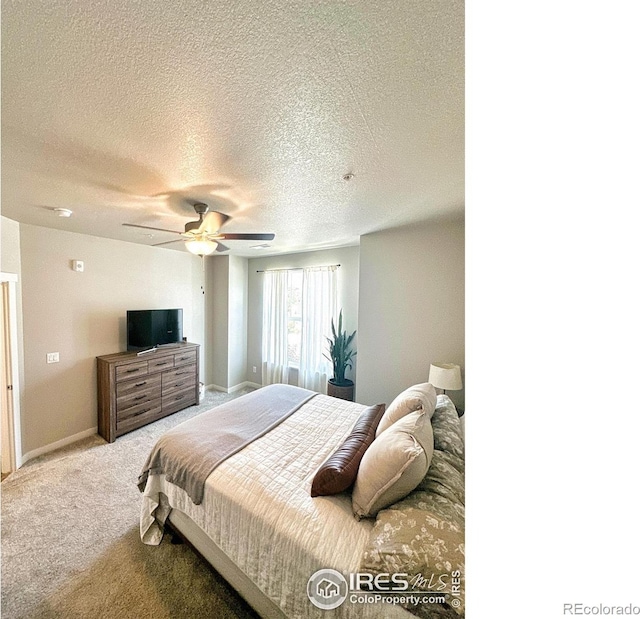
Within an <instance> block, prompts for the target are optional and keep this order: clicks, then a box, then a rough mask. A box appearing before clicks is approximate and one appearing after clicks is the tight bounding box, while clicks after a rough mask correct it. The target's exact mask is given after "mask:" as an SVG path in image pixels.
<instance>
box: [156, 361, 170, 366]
mask: <svg viewBox="0 0 640 619" xmlns="http://www.w3.org/2000/svg"><path fill="white" fill-rule="evenodd" d="M168 363H169V362H168V361H163V362H162V363H156V365H157V366H158V367H160V366H161V365H167V364H168Z"/></svg>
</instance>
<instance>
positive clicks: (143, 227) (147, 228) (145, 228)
mask: <svg viewBox="0 0 640 619" xmlns="http://www.w3.org/2000/svg"><path fill="white" fill-rule="evenodd" d="M122 225H123V226H127V227H128V228H142V229H143V230H157V231H158V232H172V233H173V234H182V232H176V231H175V230H167V229H166V228H152V227H151V226H140V225H138V224H122Z"/></svg>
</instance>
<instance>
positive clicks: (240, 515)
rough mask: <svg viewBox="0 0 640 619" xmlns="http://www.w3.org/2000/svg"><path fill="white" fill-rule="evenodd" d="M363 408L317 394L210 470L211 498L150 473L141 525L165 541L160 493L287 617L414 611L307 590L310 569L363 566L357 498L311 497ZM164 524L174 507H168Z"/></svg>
mask: <svg viewBox="0 0 640 619" xmlns="http://www.w3.org/2000/svg"><path fill="white" fill-rule="evenodd" d="M364 408H365V407H364V406H362V405H360V404H355V403H353V402H347V401H345V400H338V399H335V398H331V397H329V396H325V395H317V396H316V397H315V398H313V399H312V400H311V401H309V402H308V403H307V404H305V405H304V406H303V407H302V408H301V409H300V410H298V411H297V412H296V413H294V414H293V415H292V416H291V417H289V418H287V419H286V420H285V421H283V422H282V423H281V424H280V425H279V426H277V427H276V428H274V429H273V430H271V431H270V432H269V433H268V434H267V435H265V436H263V437H262V438H260V439H257V440H256V441H254V442H253V443H251V444H250V445H248V446H247V447H245V448H244V449H242V451H240V452H239V453H237V454H235V455H234V456H232V457H231V458H229V459H228V460H226V461H225V462H223V463H222V464H221V465H220V466H218V468H217V469H216V470H215V471H214V472H213V473H212V474H211V475H210V476H209V478H208V479H207V482H206V487H205V495H204V500H203V502H202V504H201V505H194V504H193V503H192V502H191V500H190V499H189V497H188V496H187V494H186V493H185V492H184V491H183V490H182V489H181V488H178V487H177V486H174V485H173V484H170V483H168V482H167V481H166V480H165V479H164V476H163V475H152V476H150V477H149V480H148V482H147V486H146V489H145V492H144V497H143V504H142V512H141V518H140V529H141V537H142V540H143V541H144V542H145V543H147V544H159V543H160V541H161V539H162V531H161V528H160V526H159V524H158V522H157V521H156V520H155V519H154V511H155V510H156V508H157V507H158V505H159V503H160V493H162V494H164V495H166V497H167V499H168V506H169V507H170V508H176V509H179V510H180V511H182V512H184V513H185V514H187V515H188V516H189V517H190V518H191V519H192V520H193V521H194V522H195V523H196V524H197V525H198V526H199V527H200V528H201V529H203V530H204V531H205V532H206V533H207V535H208V536H209V537H210V538H211V539H212V540H213V541H214V542H215V543H216V544H217V545H218V546H219V547H220V548H221V549H222V550H223V551H224V552H225V554H226V555H227V556H228V557H229V558H231V559H232V561H233V562H234V563H235V564H236V565H237V566H238V567H239V568H240V569H241V570H242V571H243V572H244V573H245V574H246V575H247V576H248V577H249V578H250V579H251V580H252V581H253V582H254V583H255V584H256V585H257V586H258V587H259V589H260V590H261V591H262V592H263V593H264V594H265V595H267V596H268V597H269V598H270V599H272V600H273V601H274V602H275V603H276V604H277V605H278V606H279V607H280V608H282V610H283V612H284V613H285V614H286V615H287V616H288V617H318V618H321V617H323V618H325V619H327V618H328V617H359V618H360V617H364V618H367V617H390V618H394V617H405V618H406V617H412V615H411V614H409V613H408V612H407V611H405V610H403V609H402V608H400V607H396V606H390V605H382V604H351V603H350V602H349V600H348V599H347V601H345V602H344V604H342V606H340V607H339V608H337V609H335V610H333V611H326V610H320V609H318V608H316V607H315V606H313V605H312V604H311V602H310V601H309V599H308V597H307V594H306V587H307V581H308V579H309V577H310V576H311V574H313V573H314V572H315V571H317V570H319V569H322V568H333V569H336V570H338V571H339V572H341V573H343V574H345V575H346V574H347V573H351V572H357V571H358V567H359V565H360V558H361V553H362V549H363V547H364V545H365V543H366V542H367V540H368V537H369V533H370V531H371V529H372V527H373V521H372V520H361V521H359V522H358V521H357V520H356V519H355V518H354V516H353V512H352V508H351V496H350V495H349V494H341V495H337V496H334V497H317V498H313V499H312V498H311V496H310V494H309V491H310V488H311V481H312V480H313V476H314V474H315V472H316V470H317V469H318V467H319V466H320V465H321V464H322V463H323V462H324V460H325V459H326V458H327V457H328V456H329V455H331V454H332V453H333V451H334V450H335V449H336V447H337V446H338V445H340V444H341V442H342V441H343V440H344V439H345V438H346V436H347V435H348V434H349V432H350V430H351V428H352V427H353V425H354V423H355V422H356V420H357V418H358V416H359V415H360V413H361V412H362V411H363V410H364ZM158 511H159V512H160V513H159V515H158V517H159V519H160V520H161V521H162V522H164V519H165V518H166V517H167V515H168V512H169V511H170V510H169V509H160V510H158Z"/></svg>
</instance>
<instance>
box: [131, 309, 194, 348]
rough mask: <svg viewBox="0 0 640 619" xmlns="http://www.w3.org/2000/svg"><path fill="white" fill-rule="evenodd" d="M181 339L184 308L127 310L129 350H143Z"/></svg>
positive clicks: (173, 342)
mask: <svg viewBox="0 0 640 619" xmlns="http://www.w3.org/2000/svg"><path fill="white" fill-rule="evenodd" d="M181 341H182V309H152V310H129V311H128V312H127V350H143V349H145V348H153V347H155V346H163V345H165V344H175V343H177V342H181Z"/></svg>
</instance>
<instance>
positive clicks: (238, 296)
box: [228, 256, 249, 388]
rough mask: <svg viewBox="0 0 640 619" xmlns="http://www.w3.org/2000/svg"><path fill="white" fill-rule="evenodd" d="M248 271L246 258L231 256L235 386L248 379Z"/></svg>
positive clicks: (230, 380)
mask: <svg viewBox="0 0 640 619" xmlns="http://www.w3.org/2000/svg"><path fill="white" fill-rule="evenodd" d="M248 272H249V261H248V260H247V259H246V258H239V257H237V256H229V375H228V376H229V378H228V387H230V388H233V387H235V386H237V385H240V384H241V383H243V382H245V381H246V380H247V313H248Z"/></svg>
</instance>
